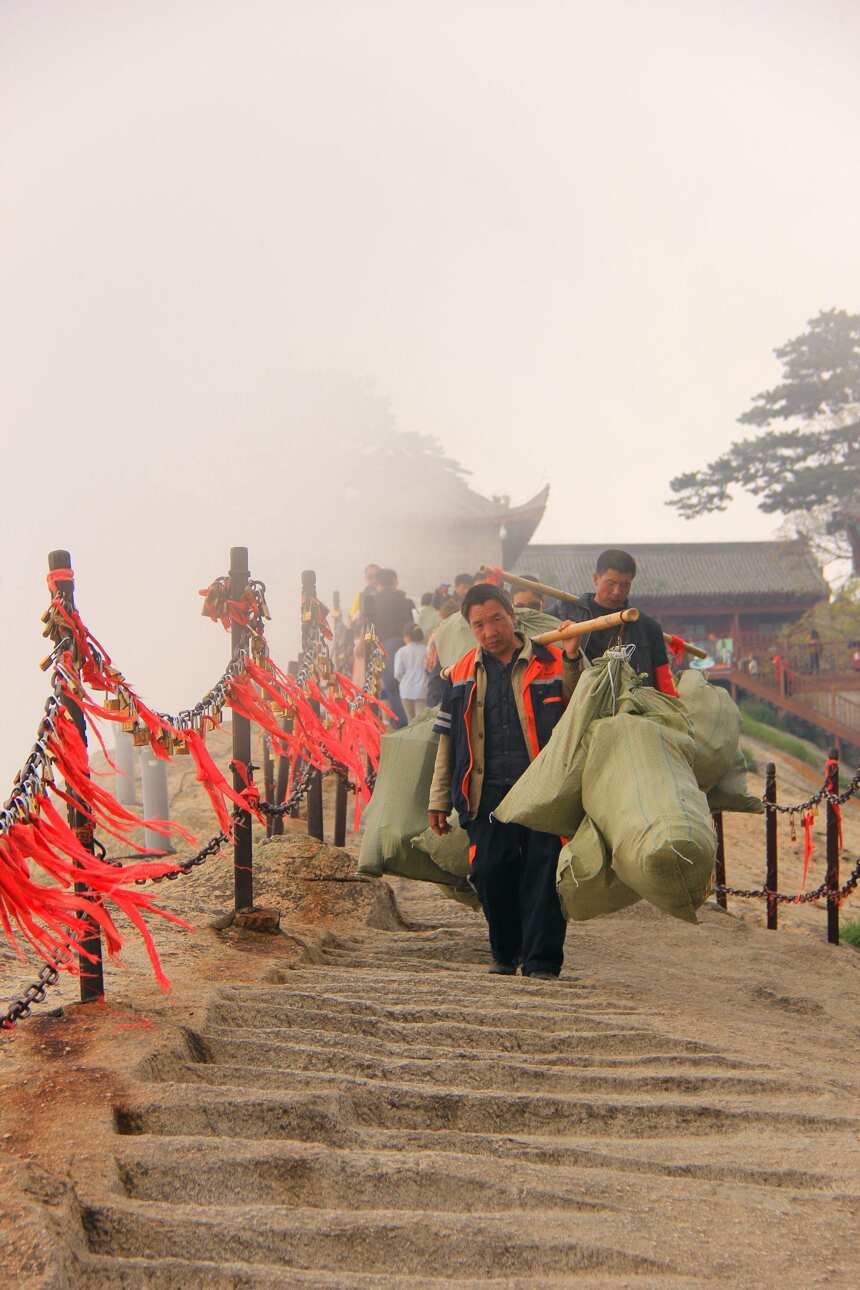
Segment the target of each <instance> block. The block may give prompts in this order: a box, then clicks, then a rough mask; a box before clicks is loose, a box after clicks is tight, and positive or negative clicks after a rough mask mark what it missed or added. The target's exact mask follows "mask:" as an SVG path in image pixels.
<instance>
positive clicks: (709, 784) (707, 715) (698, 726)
mask: <svg viewBox="0 0 860 1290" xmlns="http://www.w3.org/2000/svg"><path fill="white" fill-rule="evenodd" d="M678 693H679V695H680V696H681V699H682V701H683V703H684V706H685V707H686V709H687V712H688V713H689V714H690V719H691V721H692V723H693V740H694V742H695V745H696V755H695V758H694V760H693V773H694V775H695V776H696V782H697V783H698V785H699V788H703V789H704V790H705V792H707V791H708V789H711V788H713V787H714V785H715V784H718V783H719V782H720V780H721V779H722V778H723V776H724V775H727V774H728V772H729V771H730V770H732V768H733V767H734V766H735V763H736V759H737V753H738V739H739V738H740V733H741V714H740V712H739V711H738V708H737V704H736V703H735V702H734V701H733V699H732V697H731V695H730V694H729V693H728V691H726V690H723V689H722V688H721V687H720V686H719V685H711V683H710V681H709V680H708V678H707V677H706V676H705V674H704V672H697V671H695V670H694V669H693V668H688V669H687V670H686V671H685V672H682V673H681V675H680V677H679V679H678Z"/></svg>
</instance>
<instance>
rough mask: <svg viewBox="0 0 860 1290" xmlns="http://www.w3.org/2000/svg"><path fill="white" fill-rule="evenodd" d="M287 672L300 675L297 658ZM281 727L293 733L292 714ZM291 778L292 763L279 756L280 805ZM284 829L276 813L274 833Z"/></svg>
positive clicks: (276, 793) (279, 816) (290, 664)
mask: <svg viewBox="0 0 860 1290" xmlns="http://www.w3.org/2000/svg"><path fill="white" fill-rule="evenodd" d="M287 672H288V673H289V675H290V676H292V677H295V676H298V674H299V665H298V661H297V660H295V659H292V660H291V661H290V662H289V663H288V664H287ZM281 727H282V729H283V731H284V734H287V735H289V734H292V730H293V718H292V717H291V716H285V717H284V719H283V721H282V722H281ZM300 774H301V766H300V765H298V764H297V765H296V776H299V775H300ZM289 778H290V763H289V761H288V760H287V758H286V757H279V758H278V782H277V786H276V788H275V802H276V804H277V805H278V806H280V805H281V803H282V802H283V801H284V800H285V799H286V796H287V784H288V782H289ZM296 814H297V812H296V811H290V816H291V818H292V817H294V816H295V815H296ZM283 831H284V817H283V815H276V816H275V817H274V819H273V820H272V833H273V834H278V835H280V834H282V833H283Z"/></svg>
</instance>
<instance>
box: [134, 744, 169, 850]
mask: <svg viewBox="0 0 860 1290" xmlns="http://www.w3.org/2000/svg"><path fill="white" fill-rule="evenodd" d="M140 778H141V783H142V785H143V818H144V819H145V820H169V819H170V803H169V801H168V797H167V763H166V762H163V761H160V760H159V758H158V757H156V756H155V754H154V753H153V751H152V749H151V748H150V747H149V745H148V744H147V745H145V746H144V747H142V748H141V750H140ZM143 845H144V846H145V847H146V848H147V850H149V851H164V852H167V853H169V854H171V855H172V854H173V852H174V851H175V850H176V847H175V846H174V845H173V843H172V841H171V839H170V835H169V834H165V833H156V831H155V830H154V829H144V831H143Z"/></svg>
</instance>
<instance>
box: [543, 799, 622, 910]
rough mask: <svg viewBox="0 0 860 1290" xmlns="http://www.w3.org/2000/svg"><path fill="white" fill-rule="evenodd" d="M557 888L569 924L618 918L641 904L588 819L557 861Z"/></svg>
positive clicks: (563, 849) (583, 822)
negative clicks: (618, 871)
mask: <svg viewBox="0 0 860 1290" xmlns="http://www.w3.org/2000/svg"><path fill="white" fill-rule="evenodd" d="M556 886H557V888H558V898H559V901H560V903H561V912H562V913H563V914H564V916H565V918H566V919H567V920H568V922H575V923H584V922H586V921H587V920H588V919H589V918H602V917H603V916H604V915H605V914H616V913H617V912H618V911H619V909H626V908H627V907H628V905H635V904H636V902H637V901H639V900H641V899H642V897H641V896H639V895H638V894H637V893H636V892H635V891H633V890H631V888H630V887H625V885H624V883H623V882H622V881H621V879H620V878H619V877H618V875H617V874H616V873H615V871H614V869H613V868H612V866H611V864H610V862H609V853H608V852H607V850H606V843H605V842H604V841H603V838H602V837H601V836H600V832H599V831H598V829H597V826H596V825H595V824H594V822H593V821H592V820H590V819H588V817H587V816H586V818H585V819H584V820H583V821H582V823H581V824H580V826H579V828H578V829H577V830H576V834H575V836H574V837H573V838H571V840H570V842H568V843H567V845H566V846H563V847H562V849H561V853H560V855H559V857H558V869H557V871H556Z"/></svg>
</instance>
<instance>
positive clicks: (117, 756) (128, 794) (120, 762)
mask: <svg viewBox="0 0 860 1290" xmlns="http://www.w3.org/2000/svg"><path fill="white" fill-rule="evenodd" d="M113 759H114V762H115V763H116V767H117V771H116V774H115V775H114V777H113V779H114V796H115V797H116V799H117V801H118V802H122V804H123V806H136V805H137V789H136V787H135V770H136V767H135V760H134V744H133V742H132V738H131V735H129V734H126V732H125V731H124V730H121V729H120V726H119V723H117V724H116V725H115V726H114V757H113Z"/></svg>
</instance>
